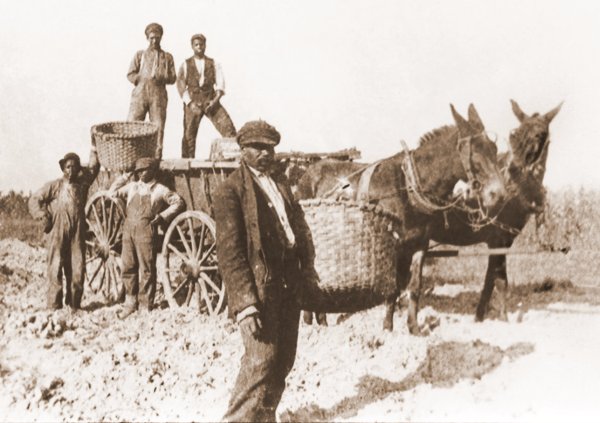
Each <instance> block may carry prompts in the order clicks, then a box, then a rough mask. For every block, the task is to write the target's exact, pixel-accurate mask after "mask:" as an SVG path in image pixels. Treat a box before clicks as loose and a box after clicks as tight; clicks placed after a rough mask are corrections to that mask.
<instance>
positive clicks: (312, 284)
mask: <svg viewBox="0 0 600 423" xmlns="http://www.w3.org/2000/svg"><path fill="white" fill-rule="evenodd" d="M300 204H301V206H302V208H303V209H304V214H305V218H306V223H307V224H308V226H309V227H310V230H311V234H312V238H313V243H314V246H315V269H316V271H317V273H318V275H319V279H320V280H319V281H309V282H308V283H307V285H306V286H305V287H304V289H303V295H302V298H301V303H302V307H303V309H305V310H309V311H317V312H330V313H339V312H354V311H358V310H363V309H366V308H369V307H373V306H375V305H377V304H381V303H382V302H383V301H384V300H385V299H386V298H387V297H388V296H390V295H391V294H393V293H394V292H396V262H395V256H396V245H395V239H394V235H393V230H394V228H395V220H394V218H393V217H392V216H391V215H389V214H387V213H385V212H383V211H382V210H381V209H379V208H376V207H375V206H373V205H365V204H359V203H355V202H346V201H344V202H341V201H334V200H323V199H317V200H303V201H300Z"/></svg>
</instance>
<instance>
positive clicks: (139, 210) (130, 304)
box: [109, 158, 185, 319]
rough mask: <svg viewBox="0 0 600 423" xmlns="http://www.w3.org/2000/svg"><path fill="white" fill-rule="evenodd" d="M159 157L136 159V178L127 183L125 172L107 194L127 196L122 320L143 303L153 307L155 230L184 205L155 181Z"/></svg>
mask: <svg viewBox="0 0 600 423" xmlns="http://www.w3.org/2000/svg"><path fill="white" fill-rule="evenodd" d="M158 164H159V162H158V160H156V159H152V158H142V159H138V160H137V161H136V164H135V171H134V173H135V175H136V176H137V177H138V179H139V180H137V181H131V182H129V179H130V177H131V174H127V173H126V174H124V175H122V176H121V177H120V178H118V179H117V180H115V182H114V183H113V184H112V186H111V187H110V190H109V192H110V194H111V195H114V196H118V197H122V198H124V199H126V202H127V207H126V209H125V223H124V225H123V246H122V252H121V258H122V260H123V271H122V278H123V284H124V285H125V293H126V294H125V304H124V306H123V309H122V310H120V311H119V312H118V317H119V318H120V319H124V318H126V317H127V316H129V315H130V314H132V313H134V312H135V311H136V310H137V308H138V304H139V303H142V305H143V306H144V307H146V308H147V309H148V310H151V309H152V304H153V303H154V294H155V292H156V252H157V248H156V245H155V244H156V231H157V228H158V227H159V226H161V225H164V224H166V223H168V222H169V221H170V220H171V219H172V218H173V217H175V216H176V215H177V214H178V213H179V212H180V211H181V210H183V208H184V207H185V203H184V202H183V200H182V199H181V197H180V196H179V195H178V194H177V193H175V192H174V191H171V190H170V189H169V188H167V187H166V186H164V185H162V184H160V183H159V182H157V181H156V173H157V171H158Z"/></svg>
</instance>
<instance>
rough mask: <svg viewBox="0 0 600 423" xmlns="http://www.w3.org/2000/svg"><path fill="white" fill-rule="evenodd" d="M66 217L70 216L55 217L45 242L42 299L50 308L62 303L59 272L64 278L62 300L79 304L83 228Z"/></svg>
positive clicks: (81, 290)
mask: <svg viewBox="0 0 600 423" xmlns="http://www.w3.org/2000/svg"><path fill="white" fill-rule="evenodd" d="M67 220H70V219H61V218H60V217H59V218H57V220H56V222H55V223H54V227H53V229H52V231H51V232H50V239H49V243H48V291H47V295H46V300H47V306H48V308H51V309H57V308H62V306H63V280H62V277H63V274H64V277H65V281H66V284H65V286H66V289H65V303H66V304H67V305H69V306H71V307H73V308H80V307H81V297H82V295H83V281H84V278H85V239H84V238H83V232H84V231H83V229H82V224H81V222H79V221H76V222H71V221H67ZM77 220H79V219H77Z"/></svg>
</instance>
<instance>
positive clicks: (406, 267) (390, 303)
mask: <svg viewBox="0 0 600 423" xmlns="http://www.w3.org/2000/svg"><path fill="white" fill-rule="evenodd" d="M409 272H410V262H409V261H408V260H407V259H406V255H404V254H398V256H397V259H396V292H394V293H393V294H392V295H391V296H389V297H388V298H386V299H385V302H384V304H385V316H384V318H383V330H387V331H390V332H391V331H393V330H394V311H395V308H396V300H398V295H400V292H401V291H402V290H403V289H405V288H406V286H407V280H408V276H409Z"/></svg>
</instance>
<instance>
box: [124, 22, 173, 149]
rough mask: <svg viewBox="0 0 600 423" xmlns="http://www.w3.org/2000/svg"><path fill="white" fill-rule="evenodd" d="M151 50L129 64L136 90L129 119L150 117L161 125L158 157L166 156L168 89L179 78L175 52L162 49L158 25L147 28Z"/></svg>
mask: <svg viewBox="0 0 600 423" xmlns="http://www.w3.org/2000/svg"><path fill="white" fill-rule="evenodd" d="M145 33H146V38H147V39H148V44H149V46H148V48H147V49H146V50H140V51H138V52H137V53H135V56H133V60H132V61H131V64H130V65H129V71H128V72H127V79H128V80H129V82H131V83H132V84H133V85H134V86H135V88H134V89H133V92H132V93H131V103H130V105H129V117H128V120H144V119H145V118H146V114H149V115H150V122H154V123H156V124H157V125H158V135H157V146H156V157H157V158H158V159H160V158H161V157H162V148H163V137H164V131H165V121H166V119H167V101H168V96H167V88H166V87H165V85H167V84H174V83H175V80H176V78H177V75H176V74H175V64H174V62H173V56H171V53H167V52H166V51H164V50H162V49H161V47H160V41H161V39H162V36H163V28H162V26H160V25H159V24H157V23H151V24H149V25H148V26H147V27H146V31H145Z"/></svg>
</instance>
